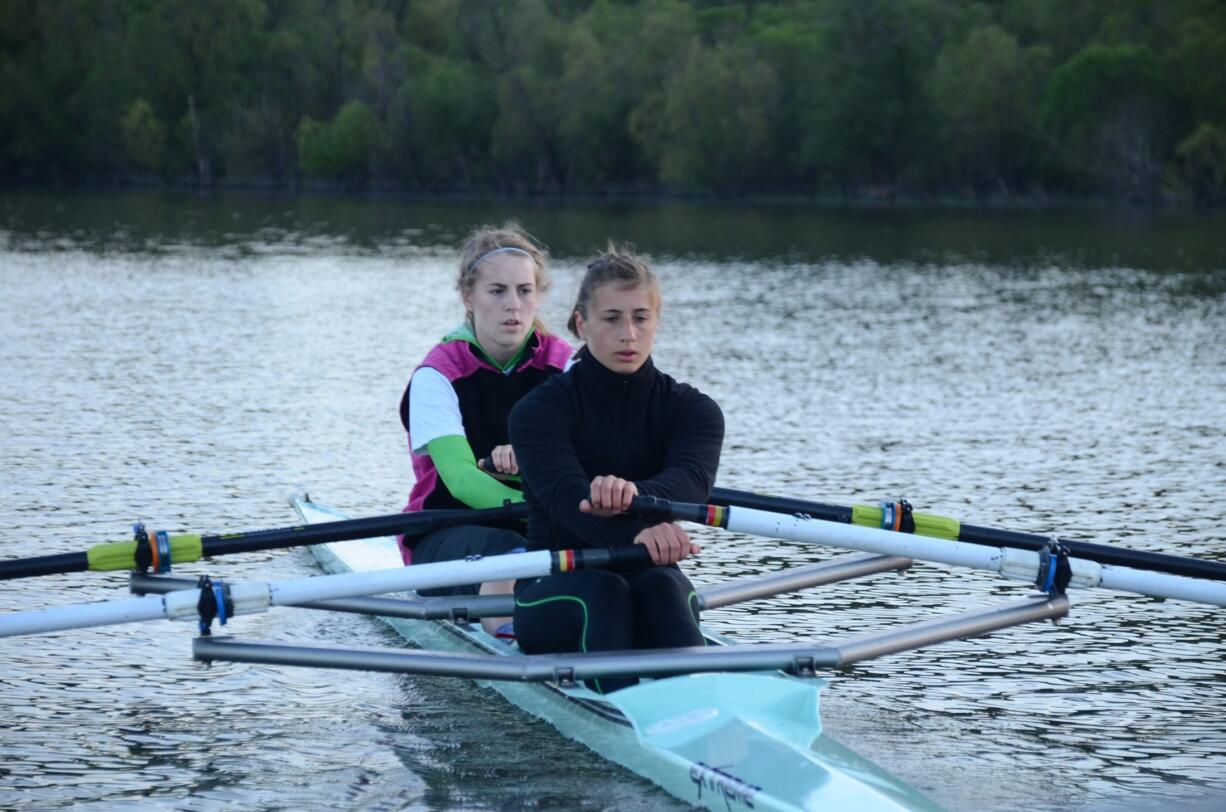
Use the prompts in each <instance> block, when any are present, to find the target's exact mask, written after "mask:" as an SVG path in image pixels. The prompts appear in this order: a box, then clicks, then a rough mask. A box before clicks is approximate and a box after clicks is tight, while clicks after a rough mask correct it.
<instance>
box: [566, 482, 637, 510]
mask: <svg viewBox="0 0 1226 812" xmlns="http://www.w3.org/2000/svg"><path fill="white" fill-rule="evenodd" d="M638 495H639V488H638V485H635V484H634V483H633V482H631V481H630V480H628V479H622V478H621V477H619V476H598V477H596V478H595V479H593V480H592V489H591V493H590V496H589V497H588V498H587V499H583V500H581V501H580V502H579V510H580V512H582V513H590V514H592V515H593V516H599V517H600V518H602V519H607V518H609V517H610V516H616V515H618V514H619V513H625V512H626V510H627V509H628V508H629V507H630V500H631V499H633V498H634V497H636V496H638Z"/></svg>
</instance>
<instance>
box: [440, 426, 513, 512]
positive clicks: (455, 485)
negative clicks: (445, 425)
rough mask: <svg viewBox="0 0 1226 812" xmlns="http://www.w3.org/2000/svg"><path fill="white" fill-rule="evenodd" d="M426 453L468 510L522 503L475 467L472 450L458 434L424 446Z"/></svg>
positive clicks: (505, 488)
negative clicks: (509, 501) (508, 502)
mask: <svg viewBox="0 0 1226 812" xmlns="http://www.w3.org/2000/svg"><path fill="white" fill-rule="evenodd" d="M426 453H427V454H429V455H430V460H431V461H432V462H433V463H434V467H435V468H436V469H437V470H438V475H439V478H440V479H442V480H443V484H444V485H446V486H447V490H449V491H451V495H452V496H454V497H455V498H456V499H459V500H460V501H461V502H463V503H464V504H466V505H468V506H469V507H470V508H474V509H476V510H480V509H482V508H494V507H502V503H503V502H505V501H506V500H508V499H509V500H511V501H512V502H522V501H524V495H523V494H522V493H520V492H519V491H517V490H515V489H514V488H509V487H507V486H506V485H504V484H502V483H501V482H499V481H498V480H496V479H494V478H493V477H492V476H490V475H489V474H487V473H485V472H484V471H482V470H481V469H480V468H478V467H477V458H476V457H475V456H473V449H472V446H470V445H469V444H468V440H467V439H466V438H465V437H463V436H462V435H459V434H449V435H447V436H446V437H436V438H435V439H433V440H431V441H430V442H429V443H427V444H426Z"/></svg>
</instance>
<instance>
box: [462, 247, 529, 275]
mask: <svg viewBox="0 0 1226 812" xmlns="http://www.w3.org/2000/svg"><path fill="white" fill-rule="evenodd" d="M495 254H523V255H524V256H526V257H527V258H528V259H532V255H531V254H529V253H528V252H527V251H525V250H524V249H522V248H516V247H515V246H513V245H507V246H503V247H502V248H495V249H494V250H493V251H487V252H486V253H484V254H482V255H481V256H479V257H477V259H476V260H475V261H474V262H473V264H472V265H469V266H468V272H469V273H472V272H473V271H475V270H477V266H478V265H480V264H481V263H482V262H485V261H486V260H487V259H489V258H490V257H492V256H494V255H495ZM533 261H534V262H535V260H533Z"/></svg>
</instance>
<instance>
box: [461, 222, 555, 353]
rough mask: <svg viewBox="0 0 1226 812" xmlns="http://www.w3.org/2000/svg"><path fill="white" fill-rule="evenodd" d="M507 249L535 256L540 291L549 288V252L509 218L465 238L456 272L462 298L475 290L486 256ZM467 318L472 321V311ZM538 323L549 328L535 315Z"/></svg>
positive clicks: (484, 227)
mask: <svg viewBox="0 0 1226 812" xmlns="http://www.w3.org/2000/svg"><path fill="white" fill-rule="evenodd" d="M504 250H506V251H507V252H508V253H516V254H520V255H522V256H526V257H528V259H530V260H532V264H533V265H534V266H535V270H534V272H533V281H534V282H535V283H536V289H537V291H538V292H540V293H544V292H545V291H547V290H549V276H548V274H546V273H545V263H546V262H547V261H548V259H549V252H548V251H547V250H546V249H545V246H543V245H541V244H540V243H538V242H537V241H536V240H535V239H534V238H533V237H532V235H531V234H529V233H528V232H526V231H524V229H523V227H522V226H521V225H520V224H519V223H517V222H515V221H514V220H508V221H507V222H505V223H503V224H502V225H501V226H492V225H485V226H480V227H478V228H476V229H473V231H471V232H470V233H469V235H468V237H467V238H466V239H465V240H464V245H463V246H461V248H460V272H459V274H457V275H456V282H455V286H456V290H458V291H459V292H460V296H461V298H463V297H465V296H467V295H468V294H469V293H471V292H472V289H473V288H474V287H475V286H476V284H477V278H478V276H479V275H480V273H481V265H482V264H483V263H484V261H485V260H486V258H487V257H489V256H491V255H493V254H495V253H500V252H502V251H504ZM466 318H467V319H468V320H469V322H470V323H471V321H472V314H471V313H468V314H467V315H466ZM534 324H535V326H536V327H537V328H539V329H541V330H544V329H545V325H544V324H543V323H542V322H541V320H540V319H539V318H538V319H534Z"/></svg>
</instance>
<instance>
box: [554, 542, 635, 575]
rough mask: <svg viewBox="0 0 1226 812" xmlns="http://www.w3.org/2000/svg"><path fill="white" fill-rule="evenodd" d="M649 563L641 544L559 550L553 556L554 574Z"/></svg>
mask: <svg viewBox="0 0 1226 812" xmlns="http://www.w3.org/2000/svg"><path fill="white" fill-rule="evenodd" d="M650 563H651V553H650V551H648V549H647V548H646V547H644V546H643V545H642V544H628V545H626V546H624V547H599V548H593V549H590V550H559V551H557V552H555V553H554V554H553V571H554V572H571V571H573V570H581V569H593V568H598V569H617V568H618V567H633V566H642V565H644V564H650Z"/></svg>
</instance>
